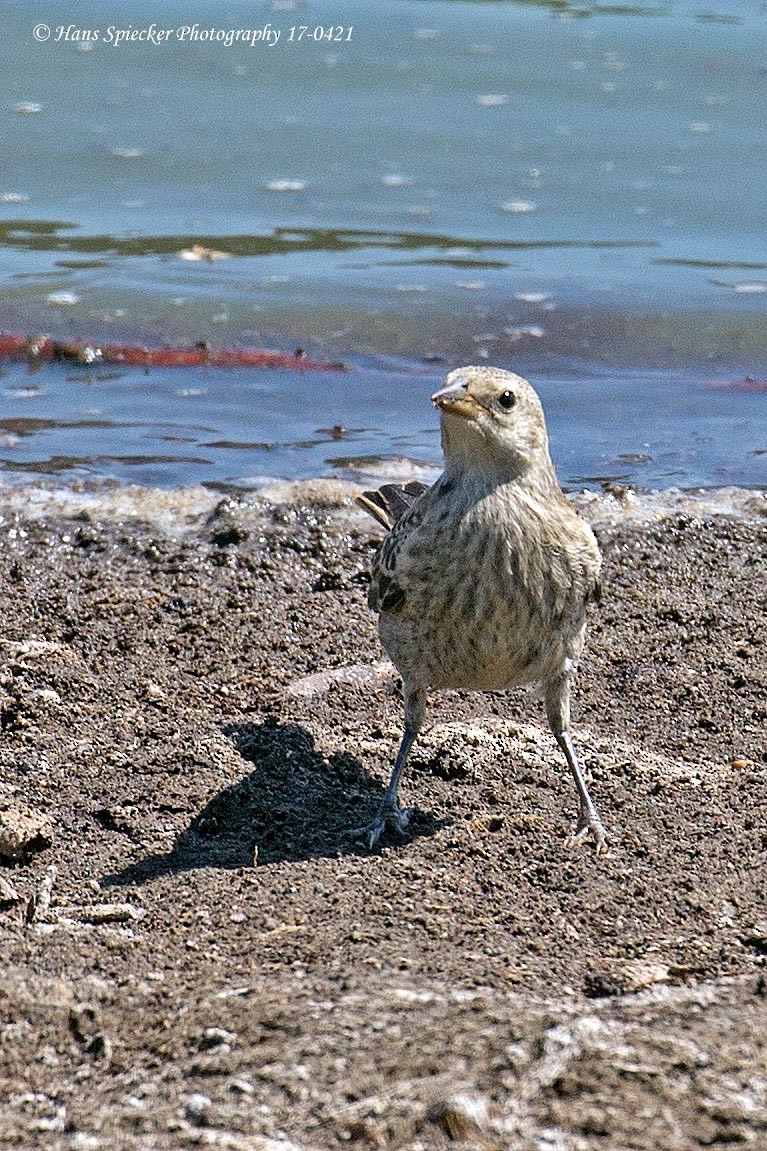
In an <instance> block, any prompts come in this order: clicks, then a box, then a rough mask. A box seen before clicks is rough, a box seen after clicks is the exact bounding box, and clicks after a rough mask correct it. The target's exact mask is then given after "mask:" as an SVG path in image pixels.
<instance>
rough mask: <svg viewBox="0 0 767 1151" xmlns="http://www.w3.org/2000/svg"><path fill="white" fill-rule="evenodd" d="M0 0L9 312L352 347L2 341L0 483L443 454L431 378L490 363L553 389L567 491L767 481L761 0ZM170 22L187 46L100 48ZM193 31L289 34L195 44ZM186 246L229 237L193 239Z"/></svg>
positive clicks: (167, 332) (150, 334)
mask: <svg viewBox="0 0 767 1151" xmlns="http://www.w3.org/2000/svg"><path fill="white" fill-rule="evenodd" d="M0 15H2V22H3V30H4V36H3V38H2V41H1V42H0V69H1V71H2V76H3V101H2V105H0V119H1V120H2V126H3V133H4V153H3V155H4V163H3V166H2V168H1V169H0V253H1V254H2V257H1V258H2V262H1V263H0V268H1V269H2V276H0V326H2V328H4V329H5V330H11V331H21V332H35V333H37V332H42V331H45V332H50V333H51V334H53V335H55V336H59V337H62V338H72V337H75V336H81V337H85V338H89V339H96V340H111V341H115V340H125V341H126V342H147V343H151V344H161V343H164V342H171V343H176V342H184V341H189V342H193V341H196V340H199V339H206V340H209V341H210V342H211V343H213V344H216V345H219V346H222V347H228V346H236V345H264V346H268V347H278V348H284V349H292V348H293V347H294V346H296V345H298V344H300V345H301V346H303V347H305V348H306V349H307V351H309V352H310V353H311V354H313V355H317V356H321V357H329V358H334V359H335V358H338V357H341V358H343V359H344V360H345V361H347V362H348V363H349V364H350V366H351V367H352V369H353V370H351V371H349V372H348V373H344V374H341V373H339V374H323V375H321V376H320V375H313V374H312V373H304V374H296V373H289V372H272V371H261V372H258V371H230V372H224V371H220V370H216V371H214V370H211V369H208V370H194V369H193V370H184V371H181V370H175V371H170V370H168V371H162V370H156V369H153V370H152V371H151V372H150V373H148V374H147V373H145V372H143V371H141V370H123V369H119V370H112V369H109V370H107V369H105V368H92V369H84V368H77V369H74V368H73V367H67V366H64V365H48V366H45V367H44V368H42V369H41V370H36V371H34V372H30V371H29V370H28V369H27V368H26V366H23V365H18V364H16V365H11V364H8V363H6V364H5V365H4V366H3V375H2V379H0V389H2V391H1V392H0V468H2V469H3V471H4V477H5V478H6V479H7V478H16V479H21V480H25V479H26V478H28V477H33V476H36V475H40V474H45V475H48V476H55V477H56V478H58V479H61V480H71V479H74V478H83V477H84V476H113V477H116V478H118V479H120V480H134V481H137V482H140V483H144V484H161V485H166V486H170V485H176V484H180V483H188V482H204V483H209V484H211V485H213V486H220V487H227V486H229V485H234V486H249V485H250V484H253V483H257V482H258V479H259V477H263V476H265V475H270V476H280V475H281V476H297V477H298V476H309V475H317V474H328V473H331V474H332V473H334V472H339V471H340V472H343V471H348V470H350V469H351V470H352V471H353V472H354V471H364V470H366V469H370V467H371V464H372V462H374V461H375V460H380V459H383V460H384V461H395V460H399V459H400V458H401V457H405V458H407V459H410V460H415V461H418V462H422V463H425V464H430V463H433V462H434V461H435V460H436V459H438V457H439V442H438V436H437V434H436V420H435V417H434V414H433V413H432V411H431V409H430V405H429V402H428V396H429V394H430V392H431V391H433V390H435V388H436V387H437V386H438V384H439V382H440V380H441V378H442V376H443V375H444V373H445V371H446V370H448V369H449V368H450V367H452V366H454V365H456V364H458V363H465V362H491V363H498V364H501V365H502V366H507V367H512V368H514V369H515V370H518V371H520V372H522V374H524V375H526V376H528V378H530V379H531V380H532V381H533V382H534V383H535V385H536V387H538V389H539V391H540V392H541V395H542V398H543V400H544V404H545V407H546V411H547V415H548V420H549V426H550V431H551V438H552V446H553V454H554V456H555V459H556V462H557V465H558V467H559V471H560V475H561V477H562V479H563V480H564V481H565V482H566V483H568V484H569V485H571V486H575V485H581V484H584V483H586V484H589V485H591V486H595V485H598V483H599V482H600V481H601V480H603V479H606V478H615V479H619V480H622V481H630V482H634V483H638V484H641V485H644V486H659V487H666V486H670V485H683V486H684V485H698V484H700V485H715V484H722V483H742V484H753V485H764V484H767V465H766V461H767V454H766V449H767V416H766V415H765V410H766V409H767V398H766V397H767V391H765V390H764V389H763V387H762V381H764V379H765V375H767V365H765V362H764V361H765V353H764V348H765V337H766V336H767V320H766V316H767V313H766V309H767V240H765V235H764V229H763V221H764V215H765V206H766V205H765V195H764V189H763V172H764V170H765V152H766V151H767V137H766V136H765V131H764V115H763V107H764V95H765V83H766V78H767V68H766V67H765V64H764V61H765V59H767V51H766V50H767V11H765V10H764V6H763V5H761V4H759V3H750V2H746V0H744V2H743V3H740V4H738V5H733V4H732V3H730V2H724V0H706V2H704V0H677V2H674V3H634V4H631V5H618V4H610V3H602V4H596V3H587V2H585V0H581V2H578V3H568V2H567V0H550V2H548V3H546V2H540V3H504V2H501V0H496V2H486V3H471V2H465V3H464V2H459V0H452V2H436V0H390V2H388V3H386V2H383V0H354V3H352V2H351V0H335V2H334V3H331V2H329V0H328V2H325V0H309V2H306V3H299V2H297V3H293V4H290V3H288V2H285V0H282V2H280V0H276V2H274V3H260V4H255V5H245V4H240V3H236V2H234V3H223V2H221V3H219V2H211V0H209V2H208V3H206V4H204V5H197V7H196V9H195V12H194V14H193V13H191V12H190V11H189V9H188V6H181V5H177V4H176V3H173V2H171V3H166V4H164V5H163V6H162V10H161V13H160V16H159V17H158V14H157V9H156V6H152V5H151V4H149V3H147V2H146V0H138V2H137V3H134V4H133V5H131V8H130V19H128V18H127V14H126V10H125V9H124V7H122V8H121V10H120V11H113V12H112V13H111V14H110V13H109V11H108V10H107V8H105V6H104V5H101V4H100V5H98V6H95V5H94V6H89V5H87V4H83V3H75V4H73V5H70V6H69V7H67V8H66V9H65V8H64V7H63V6H53V7H47V6H42V5H37V4H21V3H19V4H5V5H0ZM153 20H154V21H156V22H157V23H159V25H160V26H161V27H162V28H168V29H172V30H173V34H172V36H171V37H170V39H169V40H168V42H167V43H164V44H161V45H152V44H140V43H132V44H122V45H120V46H117V47H115V46H112V45H111V44H109V43H107V42H106V39H107V36H108V28H109V27H110V25H112V26H118V27H120V28H123V29H124V28H127V27H128V26H129V25H130V26H132V27H133V29H137V30H140V29H142V28H148V27H149V26H150V25H151V23H152V21H153ZM42 21H44V22H45V23H46V24H47V25H49V26H50V28H51V30H52V37H51V40H49V41H48V42H46V43H38V42H37V41H36V40H35V38H34V35H33V28H34V27H35V25H36V24H38V23H40V22H42ZM195 21H197V22H198V23H199V29H200V30H207V29H210V28H214V29H217V30H220V31H221V32H226V31H227V30H230V29H231V30H236V29H243V30H245V29H256V28H263V27H264V26H265V25H267V24H269V25H270V26H271V28H272V29H273V30H279V31H280V33H281V39H280V41H279V42H278V43H277V44H276V45H274V46H272V47H270V46H268V45H266V44H264V43H263V42H261V43H259V44H257V45H256V46H254V47H251V46H247V45H239V46H238V45H232V46H231V47H226V45H225V43H223V42H218V43H205V42H201V41H192V42H190V41H189V40H186V41H183V42H180V41H179V40H178V39H177V38H176V31H175V30H176V29H177V28H179V27H181V26H183V25H185V24H186V25H189V24H191V23H194V22H195ZM60 25H61V26H65V27H66V26H69V25H72V26H73V29H72V32H71V33H70V39H69V41H68V42H66V41H64V40H62V41H60V42H58V43H56V42H55V36H56V29H57V27H58V26H60ZM301 26H306V27H307V29H308V30H309V31H308V32H307V33H305V34H304V35H303V37H302V39H301V40H300V42H299V41H298V40H297V39H296V37H297V35H298V33H297V32H295V33H294V40H293V42H292V43H291V42H289V41H288V36H289V35H290V28H291V27H294V28H296V29H299V28H300V27H301ZM339 26H340V27H342V28H343V29H344V32H343V34H342V35H343V38H342V39H341V40H340V41H338V42H333V43H328V42H327V41H325V40H324V39H322V36H321V35H320V36H319V37H318V39H317V40H315V39H314V36H315V29H317V28H320V29H328V28H331V27H332V28H335V29H337V28H338V27H339ZM349 26H351V27H352V31H351V33H349V32H348V28H349ZM85 30H88V31H90V32H91V33H93V31H94V30H98V31H99V33H100V39H99V41H98V42H93V41H92V40H91V42H90V44H88V43H87V42H84V41H83V39H82V35H83V32H84V31H85ZM347 35H348V37H349V38H348V39H347V38H346V37H347ZM75 36H76V37H78V38H77V39H75V38H74V37H75ZM83 48H88V49H89V50H83ZM35 106H39V107H40V109H41V110H40V111H33V110H30V109H31V108H34V107H35ZM19 108H21V109H22V110H17V109H19ZM285 181H288V182H291V184H292V190H284V191H276V190H273V189H274V187H275V186H276V187H280V186H281V185H280V184H279V183H277V184H276V185H275V182H285ZM282 186H283V187H284V186H285V185H284V183H283V184H282ZM194 244H201V245H203V246H204V247H207V248H211V249H215V250H216V251H219V252H223V253H227V254H228V255H229V257H230V258H226V259H223V258H222V259H217V260H215V261H213V262H208V261H201V262H196V263H193V262H188V261H185V260H182V259H180V258H179V257H178V253H179V252H181V251H183V250H185V249H189V248H190V247H191V246H192V245H194ZM52 301H53V302H52ZM56 301H58V302H56ZM749 376H751V377H754V378H753V379H752V380H750V381H749V380H746V377H749ZM339 425H340V426H342V427H343V428H345V429H347V430H346V431H345V432H343V433H339V432H338V431H336V432H333V431H332V429H333V428H334V427H336V426H339ZM339 437H340V438H339Z"/></svg>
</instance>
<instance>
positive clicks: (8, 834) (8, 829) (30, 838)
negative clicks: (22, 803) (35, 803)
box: [0, 803, 53, 859]
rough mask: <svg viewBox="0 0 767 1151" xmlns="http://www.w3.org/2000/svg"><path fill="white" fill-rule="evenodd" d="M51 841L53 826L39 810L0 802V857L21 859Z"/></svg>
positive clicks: (48, 845)
mask: <svg viewBox="0 0 767 1151" xmlns="http://www.w3.org/2000/svg"><path fill="white" fill-rule="evenodd" d="M52 842H53V828H52V827H51V824H50V822H49V820H48V819H47V818H46V816H44V815H43V814H42V813H41V812H39V811H33V810H32V809H31V808H26V809H24V808H21V807H19V806H17V805H16V804H10V803H5V804H2V803H0V857H3V858H5V859H23V858H24V857H25V856H27V855H31V854H33V853H34V852H36V851H43V850H44V849H45V848H46V847H50V845H51V843H52Z"/></svg>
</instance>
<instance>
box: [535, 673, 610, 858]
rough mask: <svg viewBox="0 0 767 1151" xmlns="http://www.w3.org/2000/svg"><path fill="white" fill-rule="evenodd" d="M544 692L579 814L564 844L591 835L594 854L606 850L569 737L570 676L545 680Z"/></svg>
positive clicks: (599, 820) (580, 840) (580, 841)
mask: <svg viewBox="0 0 767 1151" xmlns="http://www.w3.org/2000/svg"><path fill="white" fill-rule="evenodd" d="M545 695H546V715H547V717H548V720H549V725H550V727H551V730H552V731H553V733H554V738H555V739H556V741H557V743H558V744H559V746H560V747H561V749H562V751H563V752H564V756H565V759H566V760H567V766H568V767H569V768H570V772H571V774H572V777H573V779H574V780H575V786H576V788H577V789H578V798H579V800H580V814H579V816H578V823H577V826H576V828H575V832H574V833H573V835H571V836H570V837H569V839H568V840H567V846H568V847H576V846H577V845H578V844H579V843H582V842H583V840H584V839H586V837H587V836H591V838H592V839H593V840H594V844H595V846H596V850H597V855H603V854H604V853H605V852H606V851H607V832H606V831H605V829H604V825H603V824H602V820H601V819H600V818H599V812H598V811H597V809H596V807H595V806H594V802H593V800H592V798H591V796H590V795H589V789H588V787H587V786H586V780H585V779H584V778H583V772H582V771H581V767H580V764H579V763H578V757H577V755H576V754H575V748H574V747H573V741H572V740H571V738H570V731H569V728H570V679H569V677H567V676H565V677H563V678H561V679H558V680H556V681H555V682H554V683H553V684H547V685H546V688H545Z"/></svg>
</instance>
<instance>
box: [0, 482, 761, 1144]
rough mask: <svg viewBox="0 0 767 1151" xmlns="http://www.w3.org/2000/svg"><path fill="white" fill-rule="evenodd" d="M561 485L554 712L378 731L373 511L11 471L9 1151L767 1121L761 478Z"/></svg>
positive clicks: (435, 719) (502, 708) (469, 717)
mask: <svg viewBox="0 0 767 1151" xmlns="http://www.w3.org/2000/svg"><path fill="white" fill-rule="evenodd" d="M618 497H619V498H615V497H598V496H591V497H586V498H583V499H581V504H580V506H581V507H582V509H583V511H584V514H586V515H587V516H588V518H589V519H591V521H592V522H593V523H594V526H595V530H596V531H597V534H598V536H599V539H600V544H601V546H602V548H603V552H604V556H605V570H604V598H603V602H602V604H601V606H600V607H599V608H597V609H596V610H594V611H593V613H592V616H591V620H590V628H589V634H588V641H587V650H586V654H585V656H584V660H583V664H582V668H581V672H580V676H579V680H578V685H577V690H576V700H575V710H574V730H575V736H576V739H577V742H578V746H579V748H580V749H581V753H582V758H583V760H584V763H585V766H586V768H587V770H588V773H589V776H590V779H591V781H592V794H593V795H594V798H595V800H596V801H597V803H598V806H599V808H600V811H601V813H602V816H603V819H604V821H605V824H606V826H607V827H608V830H609V831H610V832H611V834H612V848H611V851H610V853H609V854H608V855H607V856H606V857H604V858H597V857H596V856H595V855H594V853H593V851H592V850H591V849H590V848H589V847H584V848H583V849H582V850H580V851H576V852H572V851H567V850H565V849H564V847H563V841H564V839H565V837H566V835H567V833H568V831H569V830H570V829H571V827H572V824H573V821H574V818H575V806H576V805H575V794H574V789H573V788H572V784H571V781H570V779H569V777H568V776H567V772H566V769H565V765H564V762H563V760H562V759H561V756H560V754H559V752H558V750H557V748H556V746H555V744H554V742H553V740H552V739H551V737H550V736H549V734H548V732H547V731H546V728H545V724H544V720H543V715H542V705H541V703H540V701H539V700H538V699H537V698H536V697H535V696H534V695H533V694H532V693H529V692H525V691H521V692H516V693H510V694H508V695H506V694H492V695H484V696H470V695H467V696H463V695H461V694H444V695H442V696H439V697H435V698H434V700H433V704H432V708H431V711H430V715H429V718H430V726H429V727H428V730H427V732H426V733H425V735H424V737H423V739H422V740H421V741H420V744H419V745H418V749H417V750H416V752H415V753H414V754H413V757H412V767H411V769H410V771H409V772H408V774H407V776H406V779H405V782H404V786H403V798H404V800H405V801H406V802H407V803H409V804H412V805H413V807H414V809H415V814H414V817H413V821H412V836H411V837H410V838H409V839H407V840H404V839H395V838H389V839H387V840H385V841H384V842H383V843H382V845H381V846H380V848H379V849H377V850H375V851H372V852H370V851H367V850H365V849H364V848H363V847H362V846H360V845H359V844H357V843H355V841H354V840H353V838H350V837H349V836H348V835H347V834H346V833H347V831H348V829H349V828H352V827H355V826H359V825H360V824H361V823H363V822H364V821H365V820H366V818H367V817H368V816H369V815H370V814H371V813H372V811H373V809H374V807H375V805H376V803H377V800H378V798H379V796H380V794H381V793H382V790H383V788H384V786H385V782H386V778H387V773H388V771H389V768H390V765H391V762H392V758H393V755H394V752H395V750H396V745H397V742H398V738H399V734H400V706H401V705H400V701H399V697H398V693H397V682H396V678H395V676H394V674H393V672H392V670H391V669H390V668H389V667H388V666H387V665H386V663H385V662H384V660H383V655H382V652H381V650H380V647H379V645H378V641H377V636H376V630H375V621H374V619H373V617H372V616H371V615H370V613H369V612H368V609H367V607H366V603H365V593H366V570H367V566H368V563H369V560H370V556H371V553H372V550H373V548H374V547H375V543H376V540H377V529H376V528H375V526H374V525H373V524H372V523H371V522H369V521H368V520H366V519H365V517H364V516H363V515H362V513H358V512H357V511H356V510H355V509H354V508H353V507H352V505H351V501H350V499H349V496H348V491H347V490H346V489H344V488H342V487H340V486H339V485H333V484H322V483H320V482H318V483H314V484H309V485H305V486H304V487H299V486H296V485H281V486H280V485H277V486H276V487H275V488H274V489H273V490H272V491H270V492H265V493H263V494H262V495H261V496H259V497H248V498H247V499H243V500H242V501H238V500H237V499H226V500H223V501H222V500H220V497H218V496H216V495H214V494H213V493H210V492H204V491H188V492H164V493H163V492H155V493H146V492H141V491H131V490H130V489H117V490H109V489H103V490H95V491H91V492H89V491H87V490H83V491H81V492H79V493H74V492H70V493H61V492H59V493H55V492H47V491H46V490H45V489H29V490H24V491H16V492H13V491H10V490H9V491H4V492H0V515H1V516H2V520H1V521H0V603H1V604H2V619H3V627H2V633H1V634H0V723H1V725H2V735H1V738H0V849H2V852H3V853H4V854H3V857H2V859H0V938H1V940H2V943H1V946H2V955H3V962H2V972H3V976H2V981H1V982H0V1146H3V1147H6V1146H7V1147H18V1148H24V1149H27V1148H38V1147H39V1148H46V1149H48V1148H55V1149H58V1148H61V1149H67V1151H69V1149H70V1148H71V1149H73V1151H74V1149H79V1151H90V1149H94V1151H97V1149H100V1148H104V1149H105V1151H107V1149H109V1151H112V1149H115V1148H125V1149H131V1151H132V1149H137V1151H138V1149H141V1151H144V1149H152V1151H154V1149H157V1151H165V1149H170V1148H182V1147H194V1146H213V1147H222V1148H227V1149H231V1151H279V1149H281V1151H291V1149H296V1148H298V1149H301V1151H310V1149H315V1148H316V1149H324V1148H337V1147H347V1146H358V1147H361V1148H365V1147H373V1148H396V1149H403V1151H404V1149H406V1148H407V1149H410V1151H417V1149H419V1148H420V1149H424V1148H429V1149H430V1148H442V1147H448V1146H452V1147H461V1146H464V1147H473V1148H513V1149H519V1151H533V1149H536V1151H537V1149H546V1151H571V1149H572V1151H581V1149H591V1148H594V1147H599V1148H606V1149H610V1151H612V1149H615V1151H618V1149H620V1151H624V1149H627V1148H632V1149H634V1148H635V1149H640V1151H641V1149H648V1151H649V1149H650V1148H652V1149H656V1151H665V1149H668V1151H685V1149H687V1148H690V1147H699V1146H710V1145H717V1144H718V1145H724V1146H729V1145H731V1144H733V1145H734V1144H741V1145H745V1146H754V1147H758V1146H763V1145H765V1144H767V972H766V971H765V963H767V879H765V864H766V856H767V787H766V784H767V735H766V732H767V628H765V615H766V614H767V612H766V609H767V601H766V600H765V595H766V591H765V589H767V500H766V499H765V497H764V495H763V494H760V493H756V492H752V493H743V492H729V493H727V492H725V493H720V494H719V495H718V496H717V495H714V496H710V497H706V498H701V499H699V500H696V499H690V498H687V497H683V496H679V497H678V498H676V499H674V498H667V497H663V498H661V497H652V496H650V497H646V498H643V499H640V500H632V499H631V498H630V497H629V498H628V499H625V498H623V497H621V494H620V493H618Z"/></svg>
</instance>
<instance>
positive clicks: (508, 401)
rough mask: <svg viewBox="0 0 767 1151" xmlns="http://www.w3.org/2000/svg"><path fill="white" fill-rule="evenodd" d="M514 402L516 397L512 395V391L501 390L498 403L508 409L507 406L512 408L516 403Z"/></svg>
mask: <svg viewBox="0 0 767 1151" xmlns="http://www.w3.org/2000/svg"><path fill="white" fill-rule="evenodd" d="M516 402H517V397H516V396H515V395H514V393H513V392H501V394H500V396H499V397H498V403H499V404H500V405H501V407H502V408H504V409H505V410H506V411H508V410H509V408H513V407H514V405H515V404H516Z"/></svg>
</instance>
